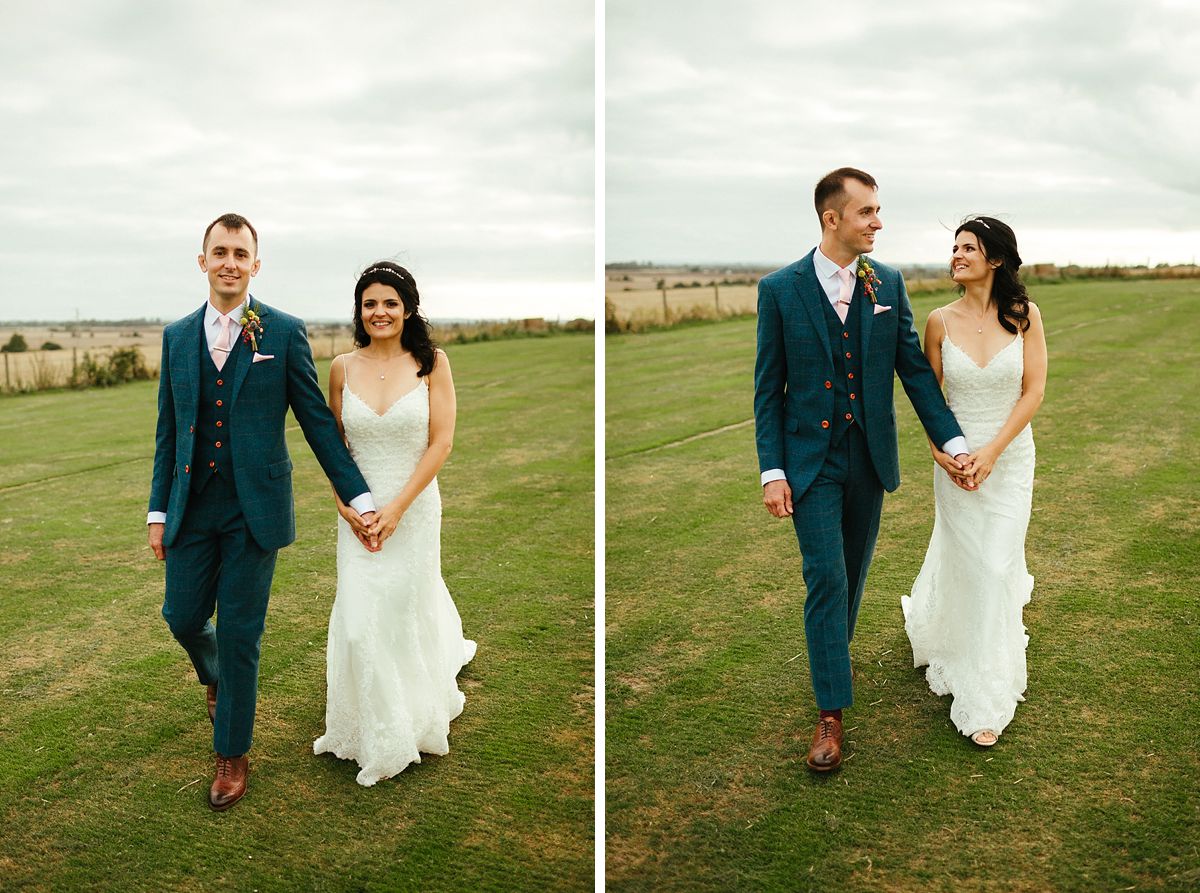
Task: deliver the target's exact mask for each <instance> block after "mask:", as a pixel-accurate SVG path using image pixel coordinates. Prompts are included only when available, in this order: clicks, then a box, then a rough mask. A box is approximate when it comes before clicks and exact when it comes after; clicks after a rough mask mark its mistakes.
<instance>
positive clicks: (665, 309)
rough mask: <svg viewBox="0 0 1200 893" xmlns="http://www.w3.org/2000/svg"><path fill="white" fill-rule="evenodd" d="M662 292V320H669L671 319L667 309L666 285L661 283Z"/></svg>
mask: <svg viewBox="0 0 1200 893" xmlns="http://www.w3.org/2000/svg"><path fill="white" fill-rule="evenodd" d="M662 293H663V322H670V321H671V312H670V311H669V310H668V309H667V286H666V285H663V287H662Z"/></svg>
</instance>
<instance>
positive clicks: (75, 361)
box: [71, 347, 79, 382]
mask: <svg viewBox="0 0 1200 893" xmlns="http://www.w3.org/2000/svg"><path fill="white" fill-rule="evenodd" d="M77 375H79V348H78V347H72V348H71V381H72V382H74V381H75V380H76V376H77Z"/></svg>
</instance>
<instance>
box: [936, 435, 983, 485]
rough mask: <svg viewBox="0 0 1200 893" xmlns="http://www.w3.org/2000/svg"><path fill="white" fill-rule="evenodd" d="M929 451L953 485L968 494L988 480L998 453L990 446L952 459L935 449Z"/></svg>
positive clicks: (960, 454)
mask: <svg viewBox="0 0 1200 893" xmlns="http://www.w3.org/2000/svg"><path fill="white" fill-rule="evenodd" d="M930 450H931V452H932V453H933V460H934V461H935V462H936V463H937V464H938V465H940V466H941V467H942V468H943V469H944V470H945V472H946V474H948V475H949V476H950V480H952V481H953V482H954V485H955V486H956V487H958V488H959V489H962V490H966V491H967V492H968V493H971V492H974V491H976V490H978V489H979V485H980V484H982V483H983V482H984V481H986V480H987V479H988V475H990V474H991V473H992V468H993V467H995V465H996V459H998V458H999V453H997V452H996V450H995V449H993V448H992V446H991V445H990V444H989V445H988V446H985V447H983V448H981V449H979V450H976V451H975V452H974V453H971V454H969V455H968V454H967V453H959V454H958V455H957V456H953V457H951V456H948V455H947V454H946V453H943V452H942V451H941V450H939V449H937V448H936V447H930Z"/></svg>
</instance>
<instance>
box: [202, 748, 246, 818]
mask: <svg viewBox="0 0 1200 893" xmlns="http://www.w3.org/2000/svg"><path fill="white" fill-rule="evenodd" d="M249 774H250V758H249V757H248V756H246V755H245V754H243V755H242V756H240V757H223V756H221V755H220V754H217V774H216V778H214V779H213V783H212V787H211V788H209V791H208V805H209V806H211V807H212V808H213V809H215V810H216V811H217V812H221V811H222V810H225V809H228V808H229V807H231V806H233V804H235V803H237V802H238V801H239V800H241V799H242V797H244V796H245V795H246V776H247V775H249Z"/></svg>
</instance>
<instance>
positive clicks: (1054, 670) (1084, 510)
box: [606, 281, 1200, 891]
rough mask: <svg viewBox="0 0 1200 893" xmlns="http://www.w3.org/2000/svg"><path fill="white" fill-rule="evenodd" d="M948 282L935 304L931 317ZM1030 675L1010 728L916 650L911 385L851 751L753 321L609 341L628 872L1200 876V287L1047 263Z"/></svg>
mask: <svg viewBox="0 0 1200 893" xmlns="http://www.w3.org/2000/svg"><path fill="white" fill-rule="evenodd" d="M951 297H952V296H951V295H946V294H942V295H929V296H924V297H922V298H920V299H919V300H918V301H917V302H916V308H915V309H916V313H917V318H918V320H919V322H920V324H921V325H922V326H923V324H924V320H925V317H926V316H927V314H928V313H929V311H930V310H931V309H932V308H933V307H934V306H936V305H937V304H940V303H944V302H945V301H947V300H949V299H950V298H951ZM1033 297H1034V299H1035V300H1036V301H1038V303H1039V304H1040V306H1041V308H1042V313H1043V316H1044V319H1045V320H1046V328H1047V332H1048V343H1049V350H1050V377H1049V386H1048V392H1047V397H1046V400H1045V403H1044V405H1043V407H1042V409H1041V412H1040V414H1039V415H1038V417H1037V418H1035V419H1034V422H1033V426H1034V432H1035V438H1036V441H1037V447H1038V472H1037V483H1036V489H1035V493H1034V509H1033V518H1032V522H1031V525H1030V529H1029V536H1028V540H1027V554H1028V561H1029V567H1030V572H1031V573H1032V574H1033V575H1034V577H1035V578H1036V586H1035V589H1034V593H1033V601H1032V602H1031V604H1030V605H1029V606H1027V608H1026V609H1025V615H1024V617H1025V623H1026V626H1027V627H1028V631H1029V636H1030V644H1029V651H1028V661H1029V689H1028V692H1027V694H1026V698H1027V700H1026V702H1025V703H1024V704H1022V705H1020V706H1019V707H1018V709H1017V715H1016V718H1015V719H1014V721H1013V723H1012V724H1011V725H1010V726H1009V727H1008V729H1007V730H1006V731H1005V734H1004V735H1003V737H1002V738H1001V739H1000V742H999V744H998V745H997V746H996V747H994V748H991V749H990V750H982V749H978V748H976V747H975V746H974V745H972V744H971V743H970V742H969V741H968V740H967V739H966V738H964V737H963V736H961V735H959V734H958V732H957V731H956V730H955V728H954V726H953V725H952V724H951V722H950V719H949V699H948V698H938V697H936V696H934V695H933V694H931V693H930V692H929V690H928V688H927V686H926V684H925V680H924V672H923V670H914V669H913V667H912V654H911V650H910V648H909V645H908V640H907V637H906V636H905V633H904V628H903V620H902V617H901V611H900V596H901V595H904V594H907V593H908V591H909V588H910V587H911V584H912V581H913V578H914V577H915V576H916V573H917V570H918V568H919V567H920V563H921V560H922V558H923V557H924V554H925V548H926V545H927V543H928V538H929V533H930V530H931V528H932V523H933V506H932V495H931V479H932V473H933V472H932V462H931V460H930V459H929V455H928V451H927V449H926V446H925V440H924V437H923V433H922V432H921V430H920V427H919V425H918V423H917V421H916V417H915V415H914V414H913V411H912V408H911V406H910V405H909V404H908V403H907V401H906V400H905V398H904V395H903V392H902V391H901V390H900V388H899V387H898V386H897V415H898V420H899V425H900V427H899V439H900V452H901V466H902V470H903V474H904V484H903V485H902V486H901V488H900V490H899V491H898V492H897V493H895V494H892V495H890V496H889V497H888V498H887V500H886V501H885V506H884V518H883V524H882V531H881V535H880V540H879V546H878V548H877V551H876V555H875V560H874V564H873V566H872V571H871V577H870V579H869V580H868V584H867V593H866V596H865V598H864V602H863V607H862V612H861V614H860V615H859V622H858V630H857V634H856V637H855V640H854V642H853V644H852V652H853V654H854V657H855V664H856V668H857V673H858V678H857V680H856V706H855V708H854V709H853V710H851V711H848V712H847V714H846V728H847V731H848V734H847V748H846V751H845V752H846V754H847V758H846V762H845V764H844V765H843V767H842V769H841V771H840V772H838V773H834V774H832V775H830V776H814V775H813V774H812V773H810V772H809V771H808V770H807V768H806V767H805V765H804V755H805V753H806V751H807V748H808V742H809V736H810V735H811V732H812V726H813V722H814V720H815V707H814V703H813V696H812V690H811V688H810V683H809V677H808V665H807V656H806V654H805V645H804V628H803V613H802V609H803V602H804V586H803V581H802V577H801V567H800V558H799V552H798V549H797V546H796V540H795V536H794V534H793V531H792V527H791V524H790V523H789V522H786V521H777V520H775V519H773V518H771V517H769V516H768V515H767V513H766V511H765V510H764V509H763V507H762V504H761V490H760V487H759V485H758V468H757V460H756V455H755V449H754V429H753V424H752V423H751V422H750V419H751V418H752V414H753V413H752V397H753V387H752V369H753V362H754V347H755V343H754V342H755V324H754V321H753V320H746V321H736V322H727V323H716V324H711V325H698V326H693V327H687V328H680V329H676V330H670V331H662V332H655V333H651V334H644V335H635V336H617V337H610V338H608V340H607V344H606V352H607V369H608V371H607V378H606V382H607V384H606V404H607V421H606V427H607V444H606V492H607V509H606V511H607V519H606V528H607V555H606V561H607V571H606V573H607V586H606V607H607V610H606V613H607V617H606V625H607V634H606V647H607V665H608V666H607V688H606V692H607V695H606V697H607V717H606V723H607V726H606V759H607V767H606V772H607V791H608V795H607V824H608V827H607V829H606V834H607V859H608V865H607V872H608V880H609V885H610V888H611V889H613V890H655V891H661V890H687V891H695V890H701V891H702V890H713V891H718V890H721V891H724V890H789V891H790V890H810V889H825V890H881V891H884V890H886V891H894V890H898V891H905V890H996V891H1042V890H1080V891H1092V890H1190V889H1200V790H1198V789H1200V757H1198V755H1197V748H1198V747H1200V706H1198V704H1200V701H1198V699H1197V696H1198V694H1200V692H1198V688H1200V606H1198V604H1197V602H1198V598H1197V596H1198V595H1200V584H1198V583H1197V580H1198V578H1200V498H1198V494H1200V487H1198V484H1197V480H1198V476H1197V473H1196V468H1195V461H1196V457H1197V448H1198V446H1200V364H1198V363H1197V354H1198V348H1200V336H1198V335H1197V331H1198V329H1197V319H1200V283H1197V282H1195V281H1183V282H1173V283H1169V282H1126V283H1115V282H1113V283H1108V282H1105V283H1090V284H1080V285H1070V284H1068V285H1058V286H1048V287H1041V288H1038V289H1036V290H1035V291H1034V294H1033Z"/></svg>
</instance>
